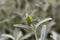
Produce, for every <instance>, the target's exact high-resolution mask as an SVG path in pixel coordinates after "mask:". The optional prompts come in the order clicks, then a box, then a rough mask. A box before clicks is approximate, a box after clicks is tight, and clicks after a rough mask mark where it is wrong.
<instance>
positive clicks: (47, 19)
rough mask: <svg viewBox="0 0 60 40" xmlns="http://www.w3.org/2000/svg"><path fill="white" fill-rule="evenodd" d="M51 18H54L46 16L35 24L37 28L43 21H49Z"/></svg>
mask: <svg viewBox="0 0 60 40" xmlns="http://www.w3.org/2000/svg"><path fill="white" fill-rule="evenodd" d="M49 20H52V18H46V19H44V20H42V21H40V22H38V23H37V24H36V25H35V26H36V28H37V27H38V26H39V25H41V24H42V23H44V22H47V21H49Z"/></svg>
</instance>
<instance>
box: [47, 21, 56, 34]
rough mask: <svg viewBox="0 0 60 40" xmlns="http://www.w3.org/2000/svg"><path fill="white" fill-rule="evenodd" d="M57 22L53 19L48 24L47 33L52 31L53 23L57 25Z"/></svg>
mask: <svg viewBox="0 0 60 40" xmlns="http://www.w3.org/2000/svg"><path fill="white" fill-rule="evenodd" d="M55 24H56V23H55V22H54V21H51V22H50V23H49V24H48V25H47V34H48V33H49V32H50V31H51V28H52V26H53V25H55Z"/></svg>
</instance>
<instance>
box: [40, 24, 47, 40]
mask: <svg viewBox="0 0 60 40" xmlns="http://www.w3.org/2000/svg"><path fill="white" fill-rule="evenodd" d="M45 38H46V25H43V27H42V29H41V36H40V38H39V40H45Z"/></svg>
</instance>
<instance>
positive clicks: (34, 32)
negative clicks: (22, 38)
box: [34, 30, 38, 40]
mask: <svg viewBox="0 0 60 40" xmlns="http://www.w3.org/2000/svg"><path fill="white" fill-rule="evenodd" d="M34 33H35V38H36V40H38V38H37V33H36V30H35V32H34Z"/></svg>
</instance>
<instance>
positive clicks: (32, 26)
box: [31, 24, 38, 40]
mask: <svg viewBox="0 0 60 40" xmlns="http://www.w3.org/2000/svg"><path fill="white" fill-rule="evenodd" d="M31 28H32V31H33V32H34V35H35V38H36V40H38V37H37V32H36V28H35V26H34V25H32V24H31Z"/></svg>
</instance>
